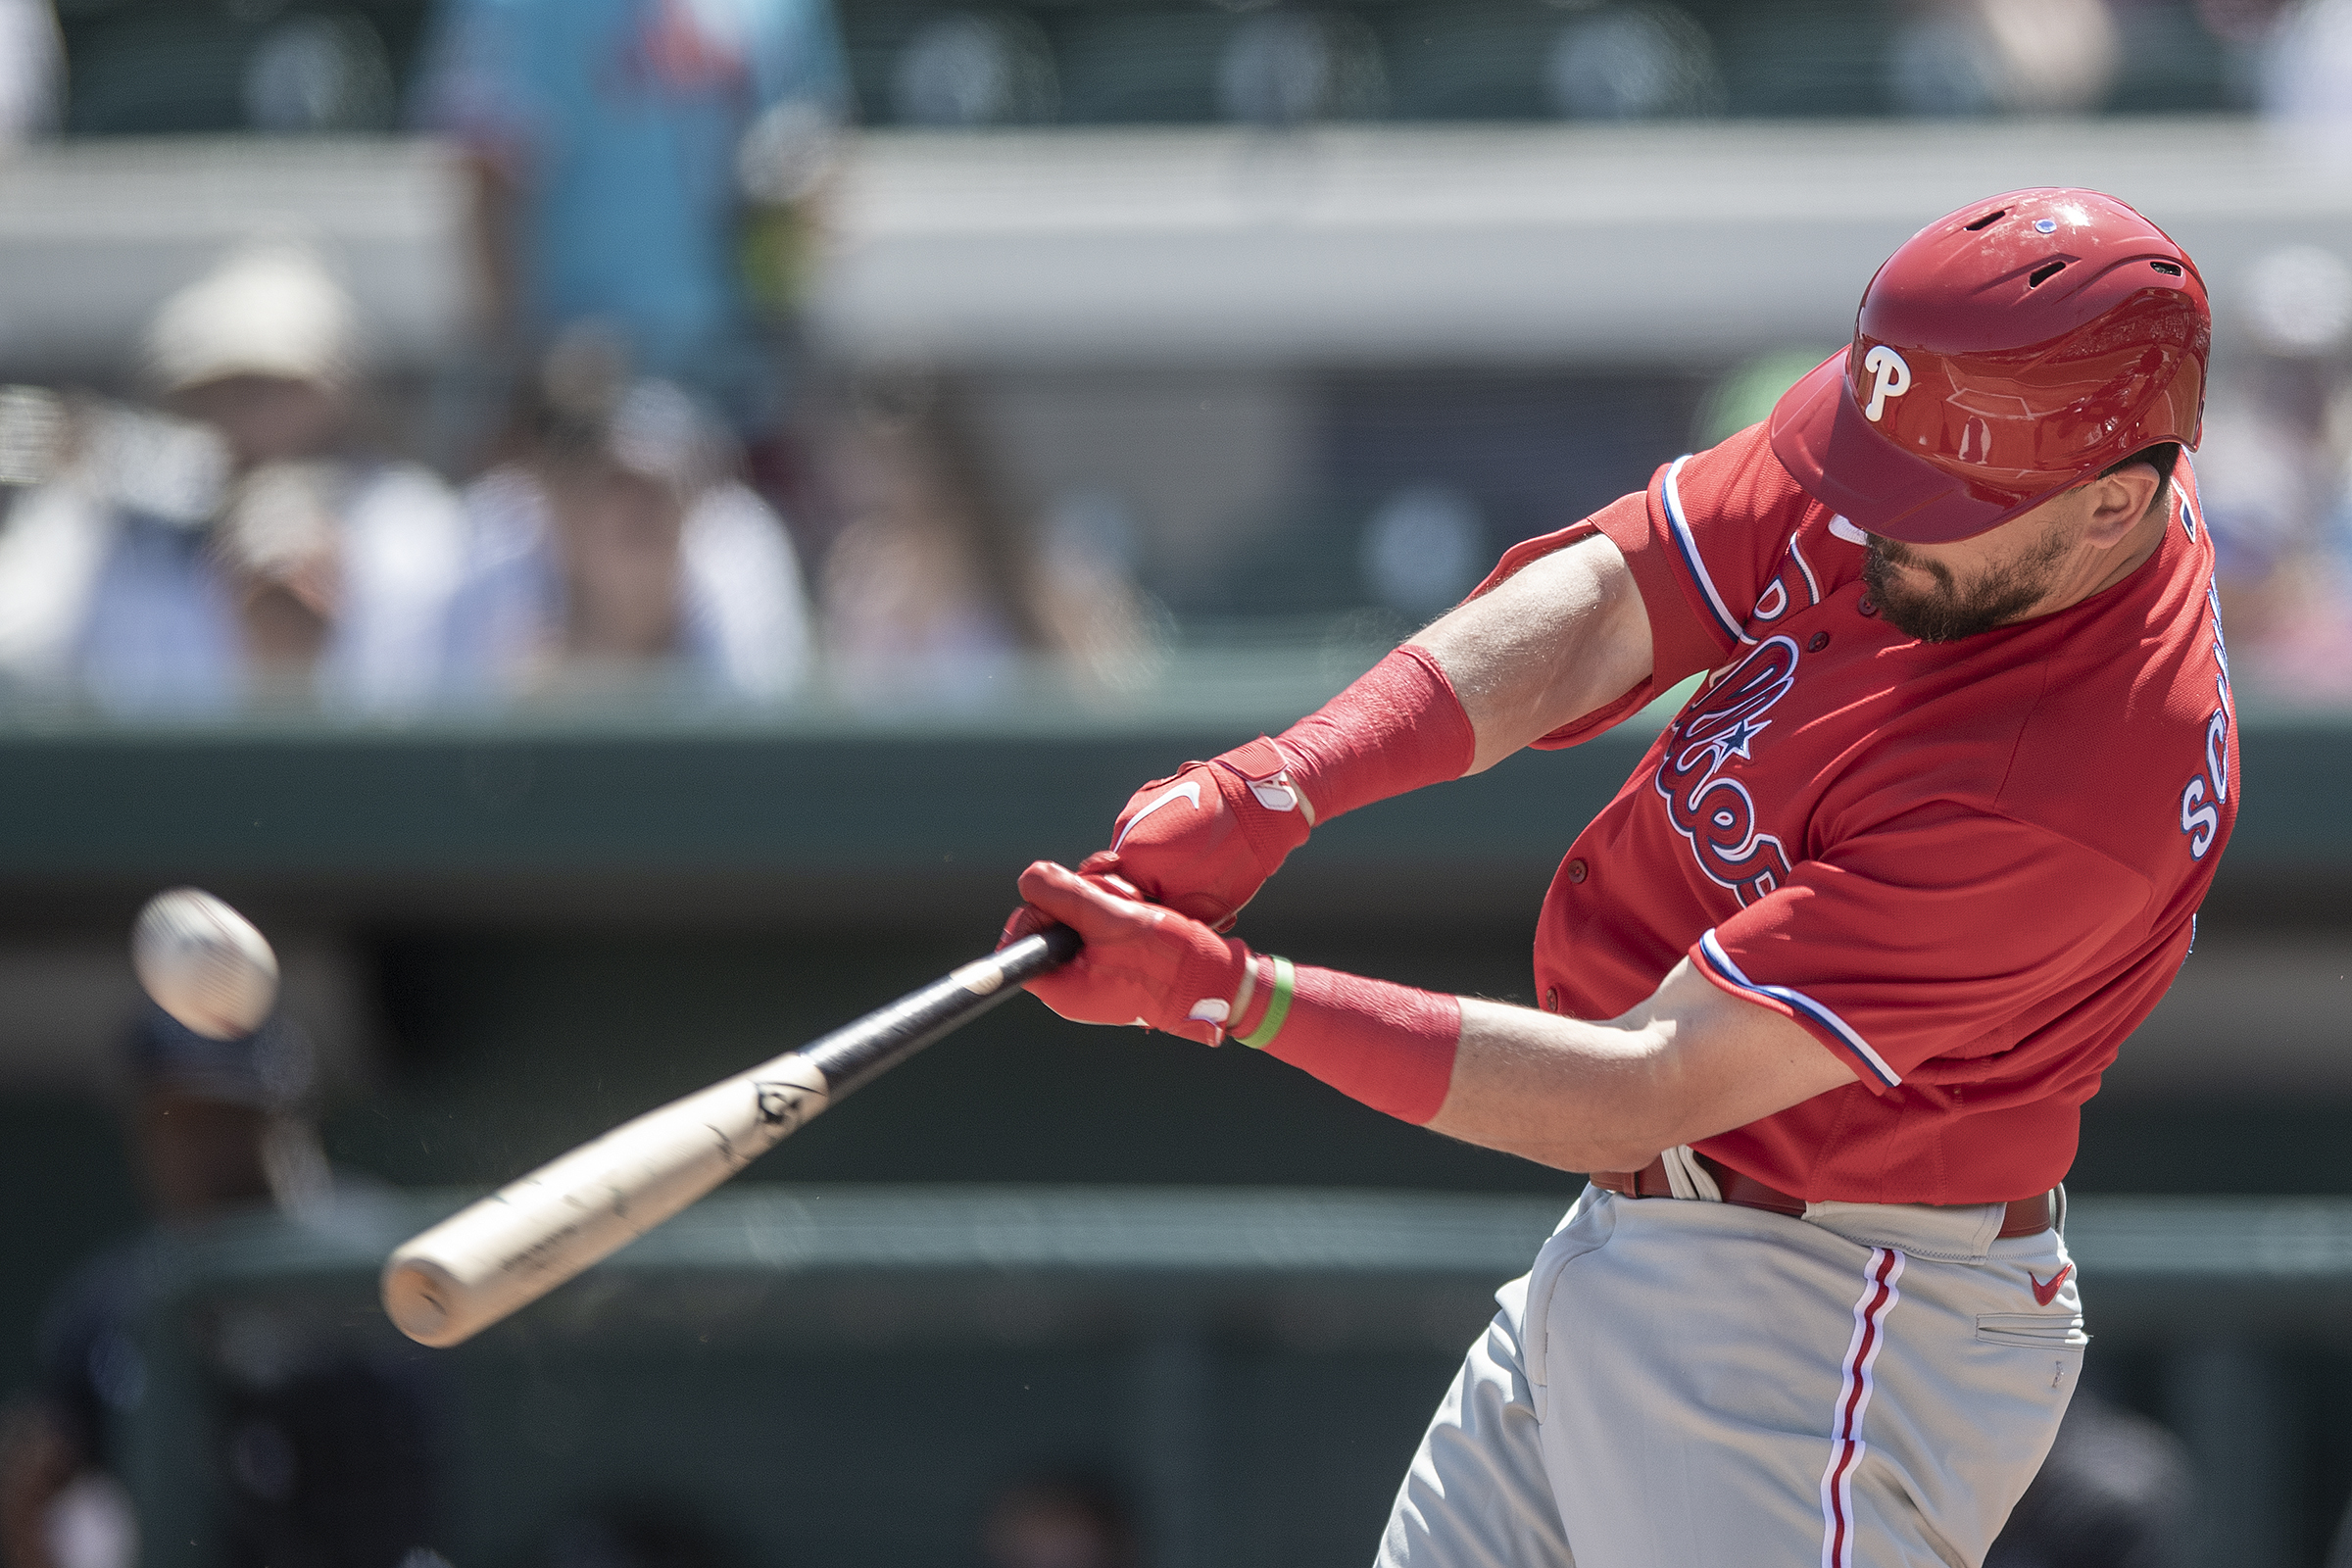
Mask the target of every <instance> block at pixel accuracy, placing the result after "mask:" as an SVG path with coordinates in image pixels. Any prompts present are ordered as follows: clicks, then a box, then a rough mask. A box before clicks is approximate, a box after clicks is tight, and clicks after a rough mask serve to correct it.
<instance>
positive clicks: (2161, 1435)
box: [1985, 1389, 2195, 1568]
mask: <svg viewBox="0 0 2352 1568" xmlns="http://www.w3.org/2000/svg"><path fill="white" fill-rule="evenodd" d="M2194 1495H2195V1489H2194V1487H2193V1485H2192V1484H2191V1480H2190V1476H2189V1464H2188V1452H2187V1450H2186V1449H2185V1448H2184V1447H2182V1446H2181V1444H2180V1439H2179V1438H2176V1437H2174V1436H2173V1435H2172V1434H2171V1433H2170V1432H2168V1431H2166V1430H2165V1429H2164V1428H2163V1427H2161V1426H2159V1425H2157V1424H2156V1423H2155V1422H2153V1421H2151V1420H2149V1419H2148V1418H2147V1417H2146V1416H2143V1415H2139V1414H2136V1413H2134V1412H2132V1411H2130V1410H2126V1409H2124V1408H2122V1407H2121V1406H2118V1405H2115V1404H2112V1403H2110V1402H2108V1401H2107V1400H2105V1399H2103V1398H2101V1397H2099V1396H2097V1395H2096V1394H2093V1393H2092V1392H2091V1391H2090V1390H2088V1389H2078V1390H2076V1391H2075V1397H2074V1401H2073V1402H2072V1403H2071V1404H2069V1405H2068V1406H2067V1408H2066V1419H2065V1421H2064V1422H2062V1423H2061V1424H2060V1425H2059V1428H2058V1441H2057V1442H2056V1443H2055V1444H2053V1445H2051V1447H2050V1456H2049V1457H2048V1458H2047V1459H2045V1460H2043V1461H2042V1466H2041V1473H2040V1474H2039V1475H2038V1476H2036V1477H2034V1484H2033V1485H2032V1486H2030V1487H2028V1488H2027V1489H2026V1495H2025V1496H2023V1497H2022V1498H2020V1499H2019V1500H2018V1504H2017V1508H2016V1510H2015V1511H2014V1512H2012V1513H2011V1514H2010V1515H2009V1523H2008V1525H2007V1526H2006V1527H2005V1528H2004V1529H2003V1530H2002V1531H2001V1535H2000V1539H1999V1540H1997V1541H1995V1542H1994V1543H1993V1544H1992V1549H1991V1550H1990V1551H1988V1552H1986V1553H1985V1568H2176V1565H2184V1564H2185V1563H2186V1561H2187V1555H2186V1553H2187V1549H2188V1545H2189V1543H2190V1539H2191V1536H2190V1531H2189V1524H2190V1513H2189V1507H2190V1504H2191V1502H2192V1501H2193V1500H2194Z"/></svg>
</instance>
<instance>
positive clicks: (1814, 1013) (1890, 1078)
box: [1698, 931, 1903, 1089]
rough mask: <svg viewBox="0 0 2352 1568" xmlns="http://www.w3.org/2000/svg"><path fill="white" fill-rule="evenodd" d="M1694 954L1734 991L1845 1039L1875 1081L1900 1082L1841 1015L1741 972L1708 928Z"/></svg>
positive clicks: (1889, 1086) (1801, 993)
mask: <svg viewBox="0 0 2352 1568" xmlns="http://www.w3.org/2000/svg"><path fill="white" fill-rule="evenodd" d="M1698 956H1700V957H1701V958H1703V959H1705V960H1706V965H1707V967H1708V968H1710V969H1712V970H1714V971H1715V976H1716V978H1717V979H1719V980H1721V981H1722V982H1723V983H1724V984H1725V985H1727V986H1729V987H1731V988H1732V989H1733V990H1734V991H1744V992H1746V993H1747V994H1748V995H1749V996H1751V997H1768V998H1770V999H1771V1000H1772V1001H1774V1002H1777V1003H1779V1004H1781V1005H1783V1006H1785V1007H1794V1008H1795V1009H1796V1010H1797V1011H1798V1012H1801V1013H1803V1014H1804V1015H1805V1016H1806V1017H1808V1018H1810V1019H1812V1020H1813V1021H1814V1022H1815V1023H1817V1024H1819V1025H1821V1026H1822V1027H1823V1028H1824V1029H1827V1030H1828V1031H1829V1032H1830V1033H1832V1034H1834V1035H1836V1036H1837V1037H1838V1039H1839V1040H1841V1041H1843V1042H1845V1045H1846V1049H1847V1050H1849V1051H1851V1052H1853V1054H1855V1055H1857V1056H1860V1057H1861V1058H1862V1062H1863V1065H1865V1066H1867V1067H1868V1068H1869V1069H1870V1070H1871V1072H1872V1073H1874V1074H1876V1075H1877V1077H1878V1080H1879V1082H1881V1083H1883V1084H1885V1085H1886V1086H1887V1088H1889V1089H1892V1088H1893V1087H1894V1086H1895V1085H1897V1084H1899V1083H1901V1082H1902V1081H1903V1079H1902V1075H1901V1074H1900V1073H1897V1072H1896V1071H1895V1070H1894V1069H1893V1068H1892V1067H1889V1066H1887V1061H1886V1058H1885V1057H1883V1056H1881V1055H1880V1054H1878V1053H1877V1052H1875V1051H1873V1050H1871V1049H1870V1042H1869V1041H1867V1040H1865V1039H1863V1038H1862V1037H1861V1035H1859V1034H1857V1033H1856V1032H1855V1031H1854V1028H1853V1026H1852V1025H1851V1024H1848V1023H1847V1022H1846V1021H1845V1020H1844V1019H1843V1018H1840V1017H1838V1015H1837V1014H1836V1013H1834V1012H1832V1011H1831V1010H1830V1009H1829V1008H1827V1007H1825V1006H1823V1005H1821V1004H1820V1003H1818V1002H1815V1001H1814V1000H1813V999H1812V998H1811V997H1808V996H1806V995H1805V994H1804V993H1803V992H1802V991H1796V990H1792V989H1790V988H1789V987H1788V986H1767V985H1759V984H1757V983H1756V982H1755V981H1753V980H1750V979H1749V978H1748V977H1747V976H1746V975H1745V974H1743V973H1741V972H1740V966H1739V965H1738V964H1736V963H1734V962H1733V961H1732V956H1731V955H1730V954H1728V953H1726V952H1724V951H1723V944H1722V943H1720V942H1718V941H1716V940H1715V933H1714V932H1713V931H1709V932H1708V933H1707V934H1706V935H1705V936H1702V937H1700V938H1699V939H1698Z"/></svg>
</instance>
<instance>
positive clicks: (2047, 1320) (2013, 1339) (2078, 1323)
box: [1977, 1312, 2090, 1350]
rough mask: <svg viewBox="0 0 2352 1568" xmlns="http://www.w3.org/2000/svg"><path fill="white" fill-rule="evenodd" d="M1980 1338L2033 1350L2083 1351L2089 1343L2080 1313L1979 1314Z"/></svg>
mask: <svg viewBox="0 0 2352 1568" xmlns="http://www.w3.org/2000/svg"><path fill="white" fill-rule="evenodd" d="M1977 1338H1978V1339H1979V1340H1982V1341H1983V1342H1984V1343H1985V1344H1986V1345H2014V1346H2020V1347H2022V1348H2026V1349H2030V1350H2048V1349H2069V1348H2072V1349H2080V1348H2082V1347H2083V1346H2085V1345H2088V1344H2089V1343H2090V1335H2089V1334H2088V1333H2086V1332H2085V1331H2084V1330H2083V1327H2082V1313H2080V1312H1979V1313H1978V1314H1977Z"/></svg>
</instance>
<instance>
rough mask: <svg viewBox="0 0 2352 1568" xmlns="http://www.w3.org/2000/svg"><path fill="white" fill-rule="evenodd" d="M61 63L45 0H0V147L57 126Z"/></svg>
mask: <svg viewBox="0 0 2352 1568" xmlns="http://www.w3.org/2000/svg"><path fill="white" fill-rule="evenodd" d="M65 68H66V60H65V51H64V49H63V48H62V47H61V46H60V44H59V42H58V36H57V13H56V11H55V10H54V9H52V8H51V6H50V3H49V0H0V147H5V146H13V145H14V144H16V143H18V142H21V141H23V140H25V138H26V137H28V136H38V135H40V134H42V133H43V132H45V131H50V130H54V129H56V128H57V123H58V121H59V119H60V118H61V112H62V111H63V109H64V107H65V103H64V99H65V76H66V70H65Z"/></svg>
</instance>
